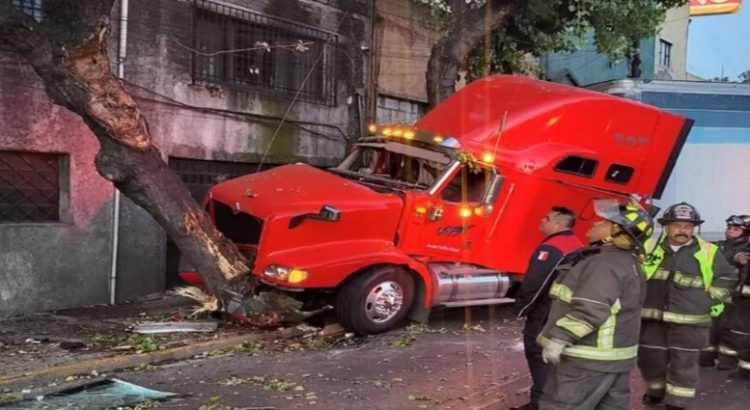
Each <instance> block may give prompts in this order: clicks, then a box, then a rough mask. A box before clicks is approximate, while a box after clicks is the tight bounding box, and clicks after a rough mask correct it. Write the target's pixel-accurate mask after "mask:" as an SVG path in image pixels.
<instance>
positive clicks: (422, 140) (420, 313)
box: [182, 76, 692, 334]
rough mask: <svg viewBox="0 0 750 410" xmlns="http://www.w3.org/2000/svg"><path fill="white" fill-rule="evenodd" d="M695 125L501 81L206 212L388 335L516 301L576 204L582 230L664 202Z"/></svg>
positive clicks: (269, 276) (480, 84)
mask: <svg viewBox="0 0 750 410" xmlns="http://www.w3.org/2000/svg"><path fill="white" fill-rule="evenodd" d="M691 125H692V121H691V120H689V119H686V118H682V117H679V116H676V115H673V114H669V113H666V112H664V111H661V110H659V109H656V108H654V107H651V106H648V105H644V104H640V103H636V102H632V101H629V100H626V99H623V98H618V97H612V96H608V95H605V94H600V93H597V92H592V91H587V90H583V89H579V88H573V87H569V86H565V85H560V84H554V83H549V82H544V81H539V80H534V79H530V78H525V77H516V76H493V77H488V78H484V79H481V80H478V81H475V82H473V83H471V84H469V85H468V86H466V87H465V88H463V89H461V90H460V91H458V92H456V93H455V94H453V95H452V96H450V97H449V98H448V99H446V100H445V101H444V102H443V103H441V104H440V105H438V106H437V107H436V108H435V109H434V110H432V111H431V112H429V113H428V114H426V115H425V116H424V117H423V118H422V119H421V120H419V121H418V122H417V123H416V124H415V125H414V126H413V127H405V126H397V125H380V126H377V125H371V126H370V127H369V131H370V134H371V135H370V136H368V137H365V138H362V139H361V140H360V141H358V142H357V143H356V144H354V146H353V150H352V151H351V152H350V153H349V155H348V156H347V157H346V158H345V159H344V160H343V162H341V164H340V165H338V166H337V167H334V168H331V169H329V170H327V171H323V170H320V169H317V168H314V167H312V166H309V165H306V164H290V165H285V166H280V167H277V168H274V169H271V170H268V171H264V172H260V173H256V174H251V175H246V176H242V177H239V178H235V179H232V180H228V181H225V182H222V183H219V184H217V185H215V186H213V187H212V188H211V190H210V191H209V193H208V195H207V197H206V199H205V204H204V205H205V209H206V210H207V211H208V212H209V213H210V215H211V217H212V218H213V220H214V221H215V223H216V225H217V227H218V228H219V230H220V231H221V232H222V233H223V234H224V235H225V236H227V237H228V238H230V239H231V240H233V241H234V242H235V243H236V244H237V245H238V246H239V247H240V249H241V250H243V251H244V252H245V253H246V254H247V255H248V256H249V258H250V260H251V262H252V266H253V267H252V275H255V276H257V277H258V278H260V279H261V281H262V282H263V283H265V284H267V285H270V286H273V287H276V288H278V289H281V290H283V291H286V292H290V293H292V294H295V295H296V296H297V297H299V298H301V299H304V300H306V301H307V302H309V303H313V302H312V301H317V303H331V304H333V306H334V308H335V310H336V314H337V316H338V319H339V320H340V322H341V323H342V324H343V325H344V326H345V327H347V328H348V329H350V330H352V331H354V332H357V333H359V334H370V333H377V332H382V331H386V330H388V329H390V328H391V327H393V326H394V325H395V324H397V323H398V322H399V321H401V320H402V319H404V318H405V317H406V316H407V315H410V316H411V317H412V318H415V319H418V320H419V319H425V318H426V317H427V314H428V313H429V311H430V309H431V308H433V307H436V306H448V307H451V306H470V305H483V304H497V303H503V302H507V301H509V300H510V299H509V298H508V296H509V291H510V290H511V289H512V288H513V285H514V284H515V283H518V282H520V281H521V280H523V272H524V271H525V269H526V266H527V263H528V260H529V257H530V254H531V252H532V251H533V249H534V248H535V246H537V244H538V243H539V241H540V240H541V239H542V237H541V233H540V232H538V230H537V226H538V225H537V222H538V221H539V220H540V219H541V218H542V217H543V216H544V215H545V214H546V213H547V212H548V211H549V209H550V208H551V207H552V206H557V205H559V206H565V207H568V208H570V209H572V210H574V211H575V212H576V213H577V215H578V218H579V222H578V224H577V225H576V233H577V234H579V236H582V233H583V232H585V231H586V230H587V229H588V228H589V227H590V225H591V223H592V222H593V220H592V219H593V217H594V213H593V208H592V201H593V200H595V199H602V198H620V199H623V200H626V199H630V198H632V197H633V196H635V197H636V198H638V199H639V200H641V201H642V202H643V203H644V204H645V203H646V202H648V199H649V198H658V197H659V196H660V195H661V192H662V191H663V189H664V186H665V184H666V182H667V179H668V178H669V175H670V173H671V171H672V168H673V166H674V164H675V161H676V159H677V156H678V155H679V153H680V150H681V148H682V145H683V143H684V142H685V139H686V138H687V135H688V132H689V130H690V128H691ZM182 277H183V278H184V279H186V280H188V281H189V282H194V283H198V282H199V275H198V274H196V273H191V272H183V275H182Z"/></svg>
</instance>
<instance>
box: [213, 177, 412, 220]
mask: <svg viewBox="0 0 750 410" xmlns="http://www.w3.org/2000/svg"><path fill="white" fill-rule="evenodd" d="M209 195H210V197H211V199H213V200H217V201H220V202H223V203H225V204H227V205H229V206H231V207H232V208H233V209H234V210H235V211H239V212H244V213H249V214H251V215H253V216H255V217H258V218H261V219H266V218H268V217H271V216H282V215H290V216H294V215H298V214H300V213H306V212H318V211H319V210H320V207H321V206H323V205H330V206H333V207H336V208H338V209H339V210H341V211H344V210H356V209H362V208H368V209H372V208H390V207H393V206H396V207H397V208H400V207H401V199H400V198H399V197H398V195H395V194H381V193H378V192H375V191H373V190H372V189H370V188H368V187H366V186H363V185H360V184H358V183H356V182H354V181H351V180H348V179H345V178H342V177H339V176H337V175H334V174H332V173H329V172H326V171H322V170H319V169H317V168H315V167H312V166H309V165H306V164H290V165H283V166H280V167H277V168H274V169H271V170H269V171H264V172H259V173H256V174H250V175H245V176H242V177H239V178H235V179H231V180H228V181H225V182H222V183H220V184H217V185H215V186H213V187H212V188H211V189H210V190H209Z"/></svg>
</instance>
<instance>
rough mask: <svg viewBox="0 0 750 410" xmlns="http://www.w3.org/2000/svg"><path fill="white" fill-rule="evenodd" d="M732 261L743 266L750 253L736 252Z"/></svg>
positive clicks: (749, 257)
mask: <svg viewBox="0 0 750 410" xmlns="http://www.w3.org/2000/svg"><path fill="white" fill-rule="evenodd" d="M734 261H735V262H737V263H739V264H740V265H742V266H745V265H747V262H748V261H750V253H748V252H738V253H737V254H736V255H734Z"/></svg>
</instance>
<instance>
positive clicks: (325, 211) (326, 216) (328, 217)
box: [315, 205, 341, 222]
mask: <svg viewBox="0 0 750 410" xmlns="http://www.w3.org/2000/svg"><path fill="white" fill-rule="evenodd" d="M315 219H318V220H320V221H329V222H336V221H338V220H339V219H341V211H339V210H338V209H336V208H334V207H332V206H330V205H323V206H322V207H321V208H320V212H318V218H315Z"/></svg>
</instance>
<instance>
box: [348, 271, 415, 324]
mask: <svg viewBox="0 0 750 410" xmlns="http://www.w3.org/2000/svg"><path fill="white" fill-rule="evenodd" d="M413 302H414V280H413V279H412V277H411V276H410V275H409V273H407V272H406V271H404V269H402V268H400V267H398V266H378V267H374V268H371V269H368V270H366V271H364V272H361V273H360V274H358V275H357V276H355V277H354V278H352V279H351V280H350V281H348V282H347V283H345V284H344V286H343V287H342V288H341V290H340V291H339V293H338V295H337V297H336V316H337V317H338V320H339V322H341V324H342V325H343V326H344V327H345V328H347V329H348V330H351V331H352V332H354V333H356V334H358V335H371V334H375V333H382V332H385V331H387V330H390V329H391V328H393V326H395V325H396V324H397V323H399V322H401V321H402V320H403V319H404V317H406V314H407V313H408V312H409V309H411V305H412V303H413Z"/></svg>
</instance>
